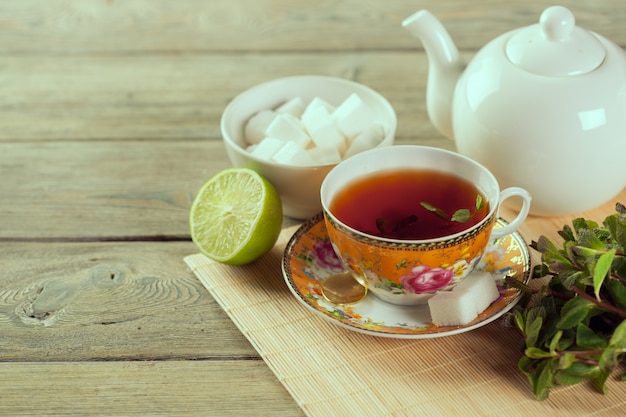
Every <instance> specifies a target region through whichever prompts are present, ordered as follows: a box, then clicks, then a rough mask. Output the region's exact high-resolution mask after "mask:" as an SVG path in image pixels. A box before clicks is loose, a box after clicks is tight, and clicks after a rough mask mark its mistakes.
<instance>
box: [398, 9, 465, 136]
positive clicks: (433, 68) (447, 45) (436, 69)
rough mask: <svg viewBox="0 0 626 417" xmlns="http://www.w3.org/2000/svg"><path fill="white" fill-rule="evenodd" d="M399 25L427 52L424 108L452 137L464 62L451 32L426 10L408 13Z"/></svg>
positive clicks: (446, 134) (440, 127) (443, 132)
mask: <svg viewBox="0 0 626 417" xmlns="http://www.w3.org/2000/svg"><path fill="white" fill-rule="evenodd" d="M402 26H403V27H404V28H406V29H407V30H408V31H409V32H410V33H411V34H412V35H413V36H415V37H417V38H418V39H420V41H421V42H422V44H423V45H424V49H425V51H426V54H427V55H428V84H427V85H426V110H427V112H428V117H429V118H430V120H431V122H432V124H433V125H434V126H435V128H437V130H438V131H439V132H440V133H442V134H443V135H445V136H446V137H448V138H449V139H452V140H454V132H453V129H452V99H453V96H454V90H455V87H456V83H457V81H458V79H459V77H460V75H461V73H462V72H463V69H464V67H465V63H464V62H463V59H462V58H461V56H460V54H459V50H458V49H457V47H456V45H455V44H454V42H453V41H452V38H451V37H450V34H449V33H448V31H447V30H446V29H445V28H444V27H443V25H442V24H441V22H440V21H439V20H438V19H437V18H436V17H435V16H433V15H432V14H431V13H430V12H429V11H427V10H420V11H419V12H417V13H415V14H413V15H411V16H409V17H407V18H406V19H405V20H404V21H403V22H402Z"/></svg>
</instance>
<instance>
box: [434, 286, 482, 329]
mask: <svg viewBox="0 0 626 417" xmlns="http://www.w3.org/2000/svg"><path fill="white" fill-rule="evenodd" d="M428 307H429V308H430V318H431V319H432V321H433V324H435V325H437V326H456V325H461V324H467V323H469V322H470V321H472V320H474V319H475V318H476V316H477V315H478V314H477V313H476V306H475V305H474V303H473V301H472V294H471V293H470V292H469V291H463V290H461V291H444V292H440V293H439V294H437V295H435V296H434V297H432V298H431V299H429V300H428Z"/></svg>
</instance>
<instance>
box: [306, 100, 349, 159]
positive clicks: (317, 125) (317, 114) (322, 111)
mask: <svg viewBox="0 0 626 417" xmlns="http://www.w3.org/2000/svg"><path fill="white" fill-rule="evenodd" d="M302 124H303V125H304V127H305V128H306V130H307V132H308V133H309V136H311V139H313V142H315V145H316V146H319V147H322V148H329V147H334V148H336V149H337V150H338V151H339V153H343V152H345V150H346V140H345V138H344V137H343V135H342V134H341V132H340V131H339V128H338V127H337V125H336V123H335V121H334V120H333V118H332V117H331V115H330V113H329V112H328V110H327V109H326V108H325V107H324V106H317V107H315V108H313V109H311V110H309V112H308V114H307V117H306V118H303V119H302Z"/></svg>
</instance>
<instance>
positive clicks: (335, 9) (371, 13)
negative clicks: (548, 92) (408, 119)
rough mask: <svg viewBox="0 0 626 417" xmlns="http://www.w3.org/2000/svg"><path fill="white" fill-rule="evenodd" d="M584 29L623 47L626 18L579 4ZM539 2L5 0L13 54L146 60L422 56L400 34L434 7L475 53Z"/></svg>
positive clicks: (612, 6)
mask: <svg viewBox="0 0 626 417" xmlns="http://www.w3.org/2000/svg"><path fill="white" fill-rule="evenodd" d="M577 3H578V4H576V5H575V6H572V7H574V12H575V14H576V16H577V19H578V21H579V24H580V25H582V26H584V27H586V28H589V29H591V30H595V31H598V32H600V33H603V34H604V35H605V36H608V37H609V38H612V39H614V41H615V42H618V43H620V44H622V45H625V44H626V32H624V31H623V30H621V29H620V28H621V27H623V23H624V21H626V10H625V9H624V8H623V7H616V3H615V2H614V1H610V0H597V1H594V2H577ZM546 6H547V4H546V3H545V2H543V1H540V0H513V1H507V2H501V1H498V0H482V1H474V2H472V3H471V4H470V3H468V2H467V1H466V0H449V1H446V2H441V1H438V0H423V1H420V2H415V1H413V0H394V1H392V2H385V1H377V0H343V1H327V0H326V1H316V2H292V1H290V0H264V1H259V0H232V1H230V2H229V3H228V6H225V4H224V3H223V2H220V1H204V0H180V1H176V2H169V1H152V0H124V1H114V0H48V1H45V2H41V1H38V0H4V1H2V2H1V3H0V16H2V18H1V20H0V24H1V26H2V33H3V37H4V39H5V41H4V42H2V44H3V51H2V52H3V54H6V53H19V54H23V53H35V54H42V53H43V54H58V53H102V52H108V53H115V54H118V53H137V52H139V53H145V52H154V51H175V52H180V51H190V52H207V51H261V50H273V51H276V50H292V51H303V50H311V51H318V50H319V49H320V47H323V48H324V49H328V50H336V51H354V50H371V49H412V48H418V47H419V48H421V46H420V45H418V42H416V41H415V40H413V39H411V38H410V36H408V35H407V33H406V32H404V30H403V29H402V28H401V27H400V24H401V21H402V20H403V19H404V18H405V17H407V16H409V15H410V14H412V13H413V12H415V11H417V10H419V9H422V8H426V9H429V10H431V11H432V12H433V13H434V14H435V15H437V16H438V17H439V18H440V19H441V20H442V21H443V22H444V23H445V25H446V27H447V28H448V30H449V31H450V32H451V34H452V35H453V37H454V38H455V39H456V40H457V42H458V44H459V46H460V47H461V48H463V49H470V50H475V49H477V48H478V47H481V46H482V45H484V44H485V43H486V42H487V41H489V40H490V39H492V38H494V37H495V36H497V35H499V34H501V33H503V32H505V31H508V30H511V29H514V28H517V27H519V26H520V25H524V24H527V25H529V24H533V23H536V22H537V21H538V20H539V15H540V14H541V12H542V11H543V9H544V8H545V7H546Z"/></svg>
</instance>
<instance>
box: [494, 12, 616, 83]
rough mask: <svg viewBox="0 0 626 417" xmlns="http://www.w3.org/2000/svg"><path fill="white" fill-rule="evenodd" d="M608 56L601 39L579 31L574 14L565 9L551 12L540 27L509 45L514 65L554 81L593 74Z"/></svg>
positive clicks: (529, 29) (518, 35) (524, 32)
mask: <svg viewBox="0 0 626 417" xmlns="http://www.w3.org/2000/svg"><path fill="white" fill-rule="evenodd" d="M605 55H606V50H605V49H604V46H602V43H600V41H599V40H598V38H597V37H596V36H594V35H593V34H591V33H590V32H588V31H586V30H584V29H582V28H580V27H577V26H576V20H575V18H574V14H573V13H572V12H571V11H570V10H569V9H567V8H566V7H563V6H552V7H549V8H547V9H546V10H545V11H544V12H543V13H542V14H541V18H540V19H539V24H535V25H531V26H528V27H526V28H523V29H519V30H518V31H516V32H515V33H514V34H513V35H512V37H511V38H510V39H509V41H508V42H507V45H506V56H507V58H508V59H509V60H510V61H511V62H512V63H513V64H515V65H516V66H518V67H519V68H521V69H523V70H525V71H528V72H532V73H534V74H539V75H547V76H553V77H557V76H567V75H580V74H585V73H588V72H590V71H593V70H594V69H596V68H597V67H599V66H600V64H602V62H603V61H604V58H605Z"/></svg>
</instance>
